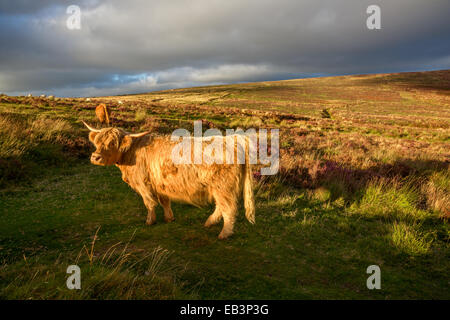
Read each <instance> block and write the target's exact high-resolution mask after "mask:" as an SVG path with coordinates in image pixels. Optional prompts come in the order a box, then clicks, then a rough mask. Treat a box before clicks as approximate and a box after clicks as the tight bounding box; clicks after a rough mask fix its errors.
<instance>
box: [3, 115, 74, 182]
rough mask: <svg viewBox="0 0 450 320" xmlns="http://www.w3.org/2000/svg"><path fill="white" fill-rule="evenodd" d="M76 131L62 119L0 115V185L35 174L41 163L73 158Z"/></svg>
mask: <svg viewBox="0 0 450 320" xmlns="http://www.w3.org/2000/svg"><path fill="white" fill-rule="evenodd" d="M75 136H76V130H75V129H74V128H73V127H72V125H71V124H70V123H69V122H67V121H66V120H63V119H52V118H48V117H46V116H42V115H41V116H37V117H29V118H23V117H20V116H12V115H0V187H2V186H5V185H6V184H7V183H8V181H15V180H19V179H21V180H24V179H25V180H26V179H28V178H29V177H30V176H34V175H35V174H36V173H37V170H34V168H35V167H37V165H38V163H44V164H45V165H48V164H60V163H62V162H63V161H64V160H65V159H68V158H69V157H70V155H69V154H67V153H65V152H64V150H63V148H64V147H66V146H71V145H73V140H74V137H75Z"/></svg>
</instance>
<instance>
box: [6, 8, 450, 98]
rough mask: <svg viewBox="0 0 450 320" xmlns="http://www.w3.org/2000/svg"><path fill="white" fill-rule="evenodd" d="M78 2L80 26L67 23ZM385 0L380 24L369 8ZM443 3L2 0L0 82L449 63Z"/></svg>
mask: <svg viewBox="0 0 450 320" xmlns="http://www.w3.org/2000/svg"><path fill="white" fill-rule="evenodd" d="M70 4H76V5H79V6H80V8H81V10H82V20H81V30H69V29H67V27H66V19H67V17H68V15H67V14H66V8H67V6H68V5H70ZM370 4H377V5H379V6H380V7H381V26H382V29H381V30H373V31H372V30H368V29H367V28H366V19H367V17H368V15H367V13H366V8H367V7H368V5H370ZM449 9H450V3H449V2H448V1H446V0H443V1H439V0H434V1H422V0H396V1H387V0H384V1H375V0H371V1H365V0H355V1H331V0H329V1H313V0H306V1H298V0H292V1H287V0H280V1H268V0H247V1H237V0H228V1H218V0H209V1H199V0H189V1H188V0H170V1H144V0H135V1H120V0H111V1H94V0H90V1H89V0H85V1H2V3H1V4H0V30H1V34H0V43H2V50H1V51H0V91H3V92H7V93H12V94H19V93H24V92H48V93H50V92H51V93H56V94H57V95H74V96H80V95H102V94H119V93H133V92H145V91H151V90H156V89H166V88H176V87H182V86H192V85H204V84H218V83H232V82H242V81H260V80H274V79H284V78H293V77H304V76H309V75H317V74H319V75H327V74H349V73H370V72H394V71H409V70H411V71H412V70H425V69H445V68H449V67H450V24H448V22H447V13H448V12H449V11H450V10H449Z"/></svg>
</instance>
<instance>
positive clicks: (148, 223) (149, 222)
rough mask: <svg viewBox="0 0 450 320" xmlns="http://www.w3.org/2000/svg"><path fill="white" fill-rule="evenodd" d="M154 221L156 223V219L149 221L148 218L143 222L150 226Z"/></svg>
mask: <svg viewBox="0 0 450 320" xmlns="http://www.w3.org/2000/svg"><path fill="white" fill-rule="evenodd" d="M155 223H156V221H149V220H147V221H145V224H146V225H148V226H151V225H152V224H155Z"/></svg>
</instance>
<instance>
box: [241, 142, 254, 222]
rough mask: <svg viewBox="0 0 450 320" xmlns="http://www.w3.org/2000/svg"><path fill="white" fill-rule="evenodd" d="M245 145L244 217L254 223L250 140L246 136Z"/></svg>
mask: <svg viewBox="0 0 450 320" xmlns="http://www.w3.org/2000/svg"><path fill="white" fill-rule="evenodd" d="M245 140H246V143H245V144H246V146H245V158H246V159H245V166H244V188H243V196H244V207H245V217H246V218H247V220H248V221H249V222H250V223H252V224H253V223H255V199H254V195H253V173H252V168H251V166H250V157H249V150H250V141H249V139H248V137H246V139H245Z"/></svg>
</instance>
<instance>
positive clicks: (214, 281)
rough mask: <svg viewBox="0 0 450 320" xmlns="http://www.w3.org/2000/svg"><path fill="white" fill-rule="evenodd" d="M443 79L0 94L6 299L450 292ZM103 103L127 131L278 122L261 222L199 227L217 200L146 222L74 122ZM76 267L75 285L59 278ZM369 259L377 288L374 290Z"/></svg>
mask: <svg viewBox="0 0 450 320" xmlns="http://www.w3.org/2000/svg"><path fill="white" fill-rule="evenodd" d="M448 74H449V72H448V71H439V72H431V73H412V74H397V75H395V74H394V75H371V76H348V77H338V78H321V79H306V80H289V81H280V82H268V83H253V84H240V85H232V86H217V87H204V88H190V89H179V90H171V91H163V92H156V93H150V94H147V95H132V96H121V97H120V98H118V97H105V98H93V99H92V101H91V102H86V101H84V100H82V99H52V100H50V99H42V98H26V97H6V96H1V97H0V170H1V172H0V173H1V175H0V177H1V180H0V204H1V205H0V217H1V219H2V224H1V225H0V298H2V299H449V298H450V290H449V285H448V284H449V277H448V269H449V267H450V264H449V261H450V259H449V257H450V248H449V238H450V228H449V224H448V217H449V211H448V208H449V207H450V198H449V194H450V189H449V185H450V176H449V162H448V159H449V158H450V154H449V152H448V150H449V148H448V147H449V140H448V137H449V136H450V132H449V128H450V116H449V114H450V113H449V105H450V102H449V95H448V86H446V85H442V84H443V83H444V84H445V83H448V81H449V77H448ZM119 99H120V100H122V101H123V102H124V103H123V104H119V103H118V102H117V101H118V100H119ZM100 102H103V103H106V104H107V105H108V107H109V108H110V109H111V110H112V115H111V119H112V124H113V125H115V126H120V127H123V128H125V129H126V130H127V131H129V132H139V131H141V130H152V131H154V132H156V133H159V134H167V133H170V132H172V131H173V130H174V129H175V128H180V127H184V128H186V129H188V130H190V131H192V125H193V123H192V121H193V120H197V119H201V120H202V122H203V128H204V129H205V130H206V129H207V128H212V127H215V128H219V129H222V130H223V129H225V128H235V127H243V128H249V127H255V126H256V127H269V128H270V127H276V128H280V147H281V150H280V155H281V166H280V172H279V173H278V174H277V175H276V176H272V177H271V176H269V177H261V176H259V175H255V181H256V188H255V194H256V205H257V211H256V224H255V225H250V224H249V223H247V221H246V220H245V218H244V215H243V214H242V209H241V213H240V215H239V217H238V221H237V223H236V230H235V231H236V232H235V235H234V236H233V237H232V238H231V239H229V240H226V241H219V240H218V239H217V234H218V233H219V231H220V228H221V226H214V227H212V228H211V229H205V228H204V227H203V223H204V221H205V220H206V218H207V217H208V215H209V214H210V213H211V212H212V210H213V206H210V207H207V208H202V209H200V208H195V207H191V206H188V205H183V204H174V205H173V211H174V214H175V217H176V221H175V222H173V223H170V224H166V223H164V222H163V218H162V209H161V208H158V210H157V222H158V223H157V224H156V225H154V226H146V225H145V224H144V221H145V215H146V209H145V207H144V205H143V203H142V200H141V199H140V197H139V196H138V195H137V194H136V193H135V192H134V191H133V190H131V189H130V188H129V187H128V186H127V185H126V184H125V183H123V181H122V180H121V176H120V172H119V170H118V169H117V168H115V167H106V168H104V167H98V166H93V165H91V164H90V163H89V161H88V159H89V154H90V152H91V151H92V147H91V146H90V145H89V142H88V141H87V130H86V129H84V128H83V127H82V125H81V123H80V122H79V120H85V121H88V122H89V123H91V124H92V123H94V121H95V120H94V109H95V106H96V105H97V104H98V103H100ZM323 110H332V117H331V118H330V117H328V116H324V114H323ZM280 111H283V112H280ZM255 169H257V168H255ZM72 264H77V265H79V266H80V268H81V279H82V280H81V286H82V289H81V290H69V289H67V288H66V285H65V283H66V279H67V277H68V276H69V275H68V274H67V273H66V269H67V267H68V266H69V265H72ZM373 264H375V265H378V266H380V268H381V278H382V279H381V281H382V283H383V286H382V289H381V290H368V289H367V287H366V279H367V277H368V275H367V274H366V269H367V267H368V266H369V265H373Z"/></svg>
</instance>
